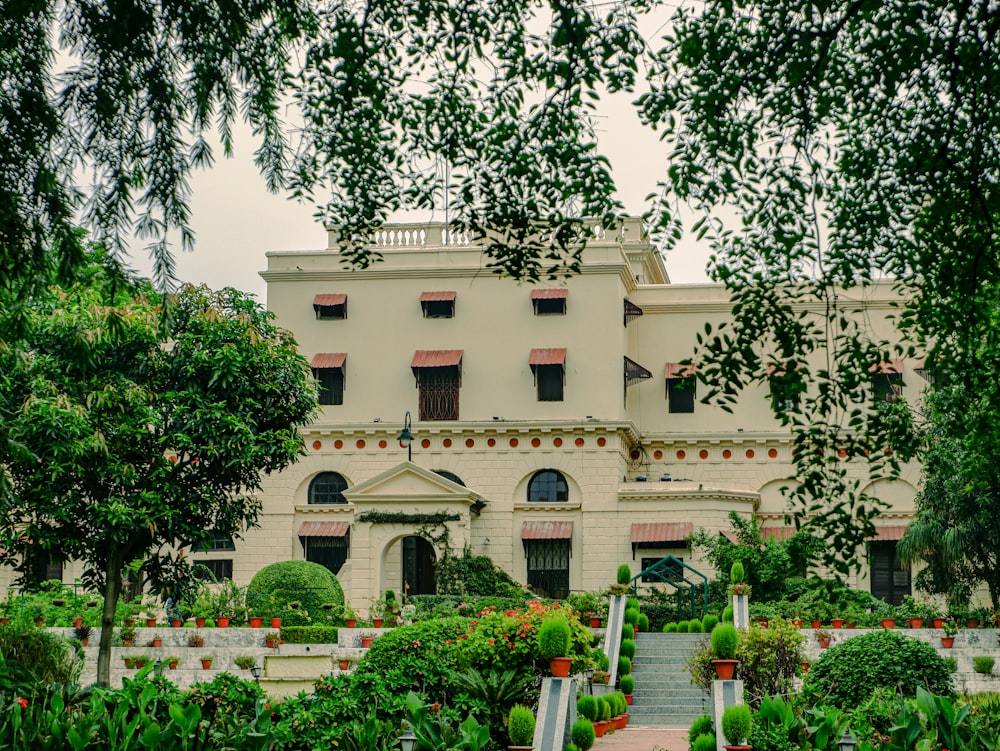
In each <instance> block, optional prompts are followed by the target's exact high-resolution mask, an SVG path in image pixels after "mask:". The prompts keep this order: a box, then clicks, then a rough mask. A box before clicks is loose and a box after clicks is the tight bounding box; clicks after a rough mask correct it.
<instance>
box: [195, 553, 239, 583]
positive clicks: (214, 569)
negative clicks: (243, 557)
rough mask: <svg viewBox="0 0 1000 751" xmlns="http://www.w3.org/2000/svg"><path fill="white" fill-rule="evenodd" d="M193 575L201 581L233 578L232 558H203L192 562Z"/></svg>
mask: <svg viewBox="0 0 1000 751" xmlns="http://www.w3.org/2000/svg"><path fill="white" fill-rule="evenodd" d="M193 564H194V575H195V577H196V578H198V579H201V580H202V581H222V580H223V579H232V578H233V559H232V558H204V559H201V560H195V561H193Z"/></svg>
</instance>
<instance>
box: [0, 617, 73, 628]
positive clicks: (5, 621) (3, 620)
mask: <svg viewBox="0 0 1000 751" xmlns="http://www.w3.org/2000/svg"><path fill="white" fill-rule="evenodd" d="M3 621H4V622H6V621H7V619H6V618H4V619H3ZM82 625H83V618H76V619H75V620H74V621H73V628H79V627H80V626H82Z"/></svg>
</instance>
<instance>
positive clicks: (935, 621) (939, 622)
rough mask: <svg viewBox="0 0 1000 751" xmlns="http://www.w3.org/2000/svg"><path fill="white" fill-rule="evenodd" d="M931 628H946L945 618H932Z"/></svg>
mask: <svg viewBox="0 0 1000 751" xmlns="http://www.w3.org/2000/svg"><path fill="white" fill-rule="evenodd" d="M931 626H932V627H933V628H944V618H932V619H931Z"/></svg>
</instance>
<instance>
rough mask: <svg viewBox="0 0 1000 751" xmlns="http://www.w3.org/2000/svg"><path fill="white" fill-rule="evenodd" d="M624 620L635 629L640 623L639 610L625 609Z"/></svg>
mask: <svg viewBox="0 0 1000 751" xmlns="http://www.w3.org/2000/svg"><path fill="white" fill-rule="evenodd" d="M623 620H624V621H625V623H627V624H629V625H630V626H632V627H633V628H634V627H635V624H637V623H638V622H639V609H638V608H625V616H624V618H623Z"/></svg>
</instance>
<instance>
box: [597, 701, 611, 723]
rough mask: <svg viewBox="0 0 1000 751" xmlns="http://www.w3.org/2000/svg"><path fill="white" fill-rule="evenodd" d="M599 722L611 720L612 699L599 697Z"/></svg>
mask: <svg viewBox="0 0 1000 751" xmlns="http://www.w3.org/2000/svg"><path fill="white" fill-rule="evenodd" d="M597 706H598V712H599V714H598V722H601V721H604V720H610V719H611V699H610V698H608V696H607V695H605V696H598V697H597Z"/></svg>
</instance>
